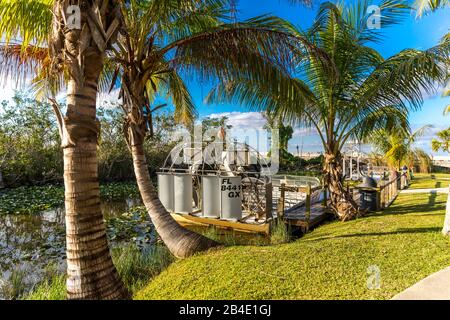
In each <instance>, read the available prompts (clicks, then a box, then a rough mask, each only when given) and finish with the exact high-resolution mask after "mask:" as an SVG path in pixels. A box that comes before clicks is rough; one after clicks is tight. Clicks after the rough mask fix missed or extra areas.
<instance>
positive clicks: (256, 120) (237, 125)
mask: <svg viewBox="0 0 450 320" xmlns="http://www.w3.org/2000/svg"><path fill="white" fill-rule="evenodd" d="M207 117H208V118H221V117H227V118H228V124H229V125H232V126H233V129H262V128H263V127H264V125H265V124H266V119H264V117H263V116H262V114H261V113H260V112H238V111H235V112H223V113H212V114H210V115H209V116H207Z"/></svg>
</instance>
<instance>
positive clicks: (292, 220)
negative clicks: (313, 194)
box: [284, 202, 331, 231]
mask: <svg viewBox="0 0 450 320" xmlns="http://www.w3.org/2000/svg"><path fill="white" fill-rule="evenodd" d="M330 215H331V214H330V212H329V211H328V210H327V208H325V207H324V206H323V204H322V203H321V202H316V203H313V204H311V210H310V213H309V214H307V211H306V207H305V206H304V205H303V206H300V207H294V208H290V209H288V210H286V211H285V213H284V220H285V222H286V224H287V225H291V226H297V227H301V228H303V229H305V231H307V230H308V229H311V228H314V227H315V226H317V225H319V224H321V223H322V222H323V221H325V220H326V219H328V218H329V217H330Z"/></svg>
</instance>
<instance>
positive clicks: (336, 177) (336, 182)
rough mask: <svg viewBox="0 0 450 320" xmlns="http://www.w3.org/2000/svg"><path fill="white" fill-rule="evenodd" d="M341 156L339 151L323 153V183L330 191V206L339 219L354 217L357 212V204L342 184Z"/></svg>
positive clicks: (344, 219)
mask: <svg viewBox="0 0 450 320" xmlns="http://www.w3.org/2000/svg"><path fill="white" fill-rule="evenodd" d="M341 163H342V156H341V154H340V152H338V153H337V154H333V153H332V152H327V153H325V163H324V183H325V185H326V186H327V187H328V190H329V193H330V206H331V208H332V209H333V211H334V213H335V214H336V216H337V217H338V218H339V219H340V220H341V221H347V220H351V219H353V218H355V217H356V216H357V215H358V213H359V209H358V205H357V204H356V202H355V201H354V200H353V196H352V195H351V194H350V193H349V192H347V190H346V189H345V186H344V184H343V175H342V165H341Z"/></svg>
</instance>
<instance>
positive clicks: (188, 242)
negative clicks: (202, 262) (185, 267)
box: [126, 122, 220, 258]
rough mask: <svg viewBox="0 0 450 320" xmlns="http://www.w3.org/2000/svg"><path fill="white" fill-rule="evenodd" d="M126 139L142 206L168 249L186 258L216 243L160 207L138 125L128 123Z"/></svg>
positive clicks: (216, 245)
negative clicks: (180, 222) (187, 227)
mask: <svg viewBox="0 0 450 320" xmlns="http://www.w3.org/2000/svg"><path fill="white" fill-rule="evenodd" d="M128 123H129V125H128V126H126V128H127V130H126V131H127V133H128V134H127V141H128V143H129V145H130V146H131V154H132V157H133V166H134V173H135V175H136V181H137V184H138V187H139V192H140V194H141V197H142V200H143V202H144V205H145V207H146V209H147V212H148V213H149V215H150V218H151V220H152V223H153V225H154V226H155V229H156V232H158V234H159V236H160V237H161V239H162V240H163V242H164V244H165V245H166V246H167V248H168V249H169V250H170V252H171V253H172V254H173V255H174V256H176V257H177V258H186V257H189V256H191V255H193V254H194V253H197V252H201V251H205V250H208V249H211V248H213V247H219V246H220V244H219V243H218V242H216V241H213V240H211V239H209V238H206V237H204V236H202V235H200V234H198V233H195V232H193V231H190V230H188V229H186V228H183V227H182V226H180V225H179V224H178V223H177V222H176V221H175V220H174V219H173V218H172V216H171V215H170V213H169V212H167V210H166V209H165V208H164V206H163V205H162V203H161V201H160V200H159V198H158V193H157V192H156V190H155V188H154V187H153V184H152V181H151V179H150V174H149V171H148V166H147V160H146V158H145V153H144V147H143V142H144V138H143V137H144V135H143V134H139V133H141V132H145V131H144V130H142V129H139V127H138V125H135V124H133V123H130V122H128Z"/></svg>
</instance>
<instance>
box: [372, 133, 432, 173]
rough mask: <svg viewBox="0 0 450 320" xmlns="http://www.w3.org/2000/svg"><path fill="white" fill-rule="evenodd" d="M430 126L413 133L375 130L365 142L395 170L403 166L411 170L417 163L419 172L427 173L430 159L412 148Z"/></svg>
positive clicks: (422, 151)
mask: <svg viewBox="0 0 450 320" xmlns="http://www.w3.org/2000/svg"><path fill="white" fill-rule="evenodd" d="M430 128H432V126H431V125H425V126H423V127H421V128H419V129H417V130H415V131H414V132H410V131H409V130H407V129H406V130H405V129H403V128H398V130H396V131H395V132H387V131H386V130H384V129H380V130H376V131H374V132H373V133H372V134H370V136H368V139H367V142H369V143H371V144H372V145H373V146H374V147H375V149H376V150H377V151H378V152H379V153H381V154H383V157H384V159H385V160H386V162H387V163H388V165H389V166H390V167H392V168H396V169H397V170H398V169H400V167H401V166H402V165H403V164H405V165H407V166H408V167H410V168H412V167H414V165H415V164H416V163H417V162H418V163H419V166H420V169H421V171H427V170H428V168H429V167H430V162H431V159H430V157H429V156H428V154H427V153H426V152H425V151H424V150H422V149H420V148H417V147H415V146H414V144H415V143H416V142H417V140H418V138H420V137H422V136H423V135H424V134H425V133H426V132H427V131H428V130H429V129H430Z"/></svg>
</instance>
